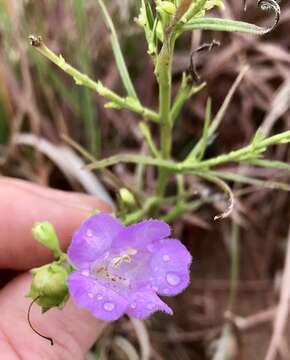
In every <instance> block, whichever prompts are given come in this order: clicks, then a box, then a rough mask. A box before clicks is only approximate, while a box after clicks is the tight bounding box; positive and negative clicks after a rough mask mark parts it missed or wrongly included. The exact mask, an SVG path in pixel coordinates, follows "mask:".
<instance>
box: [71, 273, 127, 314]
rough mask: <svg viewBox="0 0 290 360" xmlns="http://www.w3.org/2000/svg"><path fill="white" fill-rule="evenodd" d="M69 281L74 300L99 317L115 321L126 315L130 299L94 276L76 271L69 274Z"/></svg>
mask: <svg viewBox="0 0 290 360" xmlns="http://www.w3.org/2000/svg"><path fill="white" fill-rule="evenodd" d="M67 282H68V287H69V293H70V295H71V297H72V298H73V300H74V302H75V303H76V304H77V305H78V306H79V307H81V308H84V309H87V310H89V311H90V312H91V313H92V314H93V315H94V316H95V317H96V318H97V319H100V320H105V321H113V320H117V319H119V318H120V317H121V316H122V315H124V313H125V310H126V308H127V306H128V301H127V300H126V299H125V298H124V297H123V296H121V295H120V294H118V293H117V292H115V291H114V290H112V289H110V288H107V287H105V286H103V285H101V284H100V283H98V281H96V280H95V279H94V278H92V277H89V276H84V275H82V274H80V273H79V272H74V273H72V274H70V275H69V277H68V281H67Z"/></svg>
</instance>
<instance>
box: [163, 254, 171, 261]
mask: <svg viewBox="0 0 290 360" xmlns="http://www.w3.org/2000/svg"><path fill="white" fill-rule="evenodd" d="M162 259H163V261H169V260H170V256H169V255H167V254H165V255H163V256H162Z"/></svg>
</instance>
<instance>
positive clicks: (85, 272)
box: [81, 270, 90, 276]
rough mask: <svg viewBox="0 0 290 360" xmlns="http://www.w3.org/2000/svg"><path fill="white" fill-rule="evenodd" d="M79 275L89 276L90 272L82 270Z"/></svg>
mask: <svg viewBox="0 0 290 360" xmlns="http://www.w3.org/2000/svg"><path fill="white" fill-rule="evenodd" d="M81 274H82V275H84V276H89V275H90V272H89V271H88V270H83V271H82V273H81Z"/></svg>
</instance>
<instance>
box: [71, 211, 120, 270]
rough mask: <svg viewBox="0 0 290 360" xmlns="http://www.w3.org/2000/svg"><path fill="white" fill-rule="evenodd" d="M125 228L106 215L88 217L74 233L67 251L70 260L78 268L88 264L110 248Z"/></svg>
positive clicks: (85, 266)
mask: <svg viewBox="0 0 290 360" xmlns="http://www.w3.org/2000/svg"><path fill="white" fill-rule="evenodd" d="M124 228H125V227H124V226H123V225H122V224H121V223H120V222H119V220H117V219H115V218H114V217H113V216H111V215H109V214H107V213H100V214H97V215H94V216H92V217H90V218H89V219H88V220H86V221H85V222H84V223H83V224H82V225H81V227H80V228H79V229H78V230H77V231H76V232H75V234H74V235H73V238H72V243H71V245H70V247H69V249H68V256H69V258H70V260H71V261H72V262H73V264H74V265H76V266H77V267H79V268H87V267H89V264H90V263H91V262H93V261H94V260H96V258H97V257H99V256H100V255H102V254H103V253H104V252H105V251H106V250H107V249H109V248H110V246H111V244H112V241H113V239H114V238H115V237H116V236H117V234H118V233H120V232H121V231H122V230H123V229H124Z"/></svg>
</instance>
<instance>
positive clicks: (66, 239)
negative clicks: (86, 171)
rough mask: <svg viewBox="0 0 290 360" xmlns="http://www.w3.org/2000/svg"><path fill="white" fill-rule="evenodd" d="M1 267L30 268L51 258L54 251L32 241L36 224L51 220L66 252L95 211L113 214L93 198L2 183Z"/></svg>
mask: <svg viewBox="0 0 290 360" xmlns="http://www.w3.org/2000/svg"><path fill="white" fill-rule="evenodd" d="M0 199H1V202H0V268H7V269H11V268H13V269H17V270H23V269H29V268H31V267H33V266H38V265H41V264H43V263H44V262H47V261H48V260H50V259H51V252H50V251H49V250H47V249H46V248H45V247H44V246H42V245H41V244H39V243H38V242H37V241H35V240H34V239H33V238H32V235H31V229H32V227H33V224H34V223H35V222H36V221H49V222H51V223H52V224H53V225H54V226H55V228H56V231H57V234H58V236H59V239H60V242H61V246H62V248H63V249H66V247H67V246H68V244H69V243H70V240H71V236H72V234H73V232H74V231H75V230H76V229H77V227H78V226H79V225H80V224H81V222H82V221H83V220H84V219H85V218H87V217H88V216H89V215H90V213H91V212H92V210H93V209H99V210H101V211H109V210H110V208H109V206H108V205H106V204H105V203H104V202H102V201H100V200H98V199H95V198H93V197H91V196H88V195H84V194H78V193H66V192H62V191H59V190H52V189H46V188H42V187H40V186H36V185H28V184H26V183H25V182H22V181H18V182H17V183H16V182H15V181H9V180H7V179H6V180H5V179H3V178H2V179H1V181H0Z"/></svg>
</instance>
